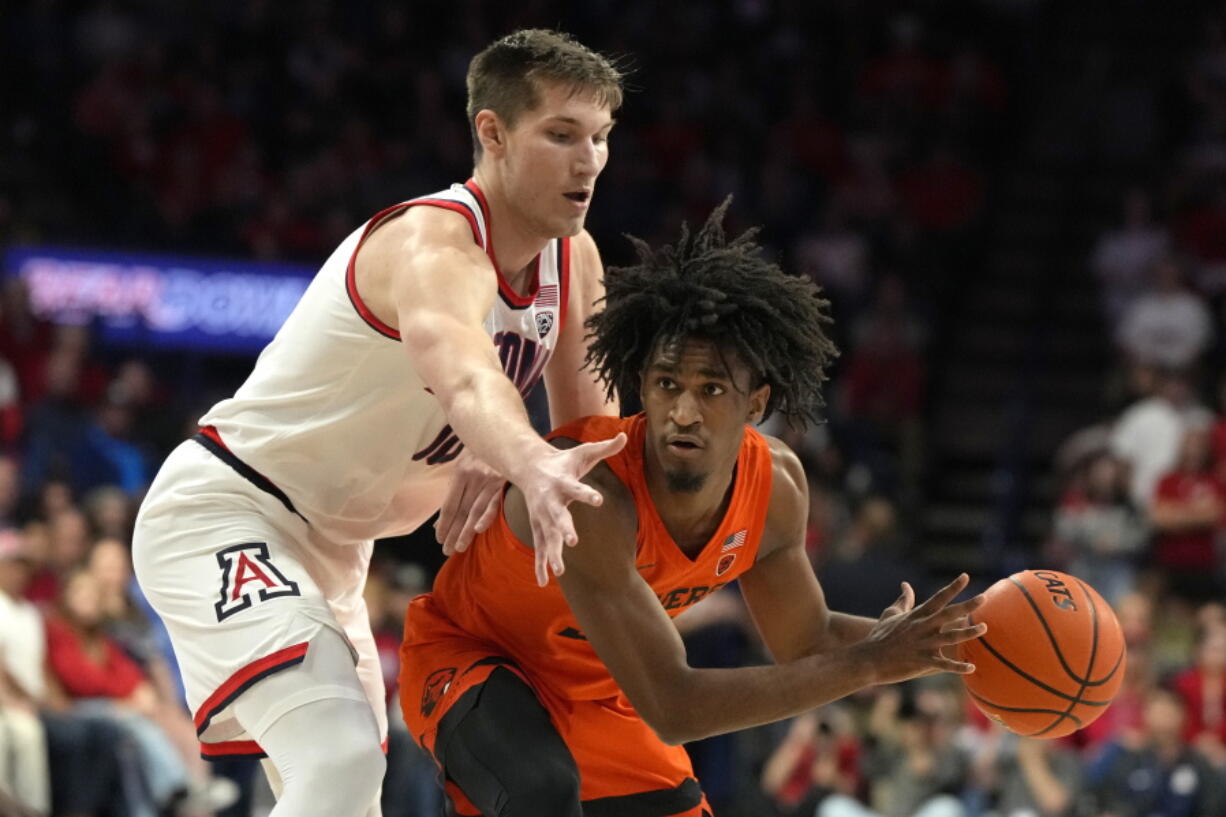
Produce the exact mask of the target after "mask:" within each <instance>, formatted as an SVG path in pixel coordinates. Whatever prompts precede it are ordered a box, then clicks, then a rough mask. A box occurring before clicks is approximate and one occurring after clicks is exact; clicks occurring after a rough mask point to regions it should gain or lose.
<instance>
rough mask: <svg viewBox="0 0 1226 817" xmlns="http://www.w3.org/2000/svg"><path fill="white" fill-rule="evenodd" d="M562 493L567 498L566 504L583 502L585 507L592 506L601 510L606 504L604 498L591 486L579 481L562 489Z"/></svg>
mask: <svg viewBox="0 0 1226 817" xmlns="http://www.w3.org/2000/svg"><path fill="white" fill-rule="evenodd" d="M561 493H562V495H563V496H564V497H566V504H567V505H569V504H570V503H572V502H582V503H583V504H584V505H591V506H592V507H593V508H599V507H600V506H601V504H602V503H603V502H604V497H603V496H601V495H600V491H597V490H596V489H595V488H593V487H592V486H590V485H584V484H583V483H582V482H579V481H578V480H574V481H573V482H570V483H569V484H566V485H564V486H563V487H562V489H561Z"/></svg>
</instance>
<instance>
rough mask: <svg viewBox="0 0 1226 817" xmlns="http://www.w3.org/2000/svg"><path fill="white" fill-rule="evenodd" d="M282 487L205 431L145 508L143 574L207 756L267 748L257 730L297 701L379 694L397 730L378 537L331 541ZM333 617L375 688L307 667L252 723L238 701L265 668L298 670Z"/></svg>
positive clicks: (137, 564)
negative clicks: (386, 662)
mask: <svg viewBox="0 0 1226 817" xmlns="http://www.w3.org/2000/svg"><path fill="white" fill-rule="evenodd" d="M206 445H209V446H210V447H209V448H206V447H205V446H206ZM214 452H216V453H214ZM222 457H225V458H226V461H223V459H222ZM236 468H237V469H240V470H243V471H244V473H246V474H247V475H246V476H244V475H243V474H241V473H240V472H239V470H236ZM261 481H262V482H261ZM257 483H259V485H257ZM261 486H262V487H261ZM270 491H271V492H270ZM274 492H275V493H274ZM276 494H280V492H279V490H278V489H277V488H276V487H275V486H273V485H272V484H271V483H268V482H267V480H264V478H263V477H261V476H260V475H259V474H257V473H256V472H254V471H251V470H250V469H249V468H246V467H245V466H244V465H243V464H242V463H241V462H238V461H237V460H236V459H235V458H234V455H233V454H230V453H229V452H228V451H226V450H224V448H221V447H220V446H218V445H217V444H216V443H215V442H214V441H212V440H209V439H207V438H201V437H199V436H198V437H197V438H196V439H194V440H188V441H186V442H184V443H182V444H181V445H180V446H179V447H178V448H176V449H175V450H174V451H173V452H172V453H171V455H170V457H169V458H167V460H166V462H165V464H164V465H163V466H162V468H161V470H160V471H159V472H158V475H157V477H156V478H155V479H154V481H153V485H152V486H150V488H149V493H148V495H147V496H146V498H145V501H144V503H143V504H142V505H141V509H140V512H139V514H138V515H137V519H136V529H135V532H134V534H133V538H132V561H133V565H134V569H135V573H136V577H137V580H138V581H139V582H140V586H141V589H142V590H143V591H144V593H145V595H146V596H147V597H148V599H149V602H150V603H151V604H152V605H153V607H154V609H156V610H157V612H158V614H159V615H160V616H161V617H162V620H163V621H164V622H165V623H166V628H167V629H168V630H169V632H170V637H171V641H172V642H173V644H174V649H175V655H176V656H177V657H178V660H179V668H180V670H181V671H182V673H183V681H184V685H185V687H186V689H187V704H188V706H189V708H190V709H191V711H192V714H193V717H194V719H195V723H196V731H197V734H198V735H199V737H200V742H201V753H202V754H203V755H204V757H206V758H217V757H225V756H235V755H246V756H257V757H262V756H263V754H264V753H263V751H262V750H261V749H260V747H259V745H258V743H257V742H256V741H255V740H253V739H252V736H253V735H258V734H260V733H262V731H263V729H264V727H265V726H267V725H269V724H271V723H272V722H273V721H274V720H276V719H277V718H278V717H280V716H281V715H283V714H284V713H285V712H288V711H290V710H291V709H294V708H296V707H298V706H301V705H303V704H305V703H309V702H311V701H313V700H322V699H328V698H337V697H341V698H352V699H357V700H365V701H368V702H369V703H370V706H371V708H372V709H373V710H374V713H375V718H376V720H377V721H378V723H379V727H380V737H381V738H382V739H384V740H385V741H386V737H387V707H386V703H385V700H386V699H385V696H384V687H383V675H382V672H381V670H380V666H379V656H378V652H377V650H376V648H375V641H374V637H373V635H372V634H371V630H370V620H369V618H368V616H367V612H366V604H365V602H364V600H363V598H362V590H363V587H364V585H365V583H366V571H367V568H368V567H369V564H370V554H371V549H372V547H373V543H372V542H366V543H363V544H359V545H338V544H334V543H332V542H329V541H327V540H324V539H323V538H322V537H320V536H319V535H317V534H316V533H315V532H314V531H313V530H312V529H311V527H310V525H309V523H308V522H307V521H306V520H305V519H303V518H302V517H301V516H299V515H297V513H296V512H294V511H292V510H291V509H290V507H292V506H289V507H287V505H288V502H289V501H288V498H287V497H285V496H284V495H283V494H281V495H280V497H278V496H277V495H276ZM322 627H328V628H331V629H332V630H335V631H336V632H338V633H340V634H341V635H342V636H343V637H344V638H345V639H346V640H347V641H348V643H349V645H350V649H351V651H352V653H353V656H354V661H355V664H356V669H357V674H358V678H359V680H360V682H361V685H362V689H363V690H364V692H365V697H359V693H358V692H357V691H356V690H355V689H350V688H347V687H341V686H314V687H312V686H311V685H310V683H309V682H308V681H307V680H306V679H305V678H304V682H303V687H304V688H303V689H302V690H301V692H300V693H299V694H297V695H292V696H288V697H287V698H285V699H283V700H281V701H279V703H278V706H277V707H275V708H274V709H273V710H271V711H268V712H266V713H264V714H263V715H262V717H261V719H260V722H259V723H254V724H240V723H239V722H238V721H237V719H236V717H235V715H234V713H233V711H232V707H231V704H232V703H233V702H234V701H235V700H236V699H237V698H238V696H240V695H241V694H242V693H243V691H244V690H246V689H248V688H250V687H251V686H252V685H253V684H255V683H256V682H257V681H259V680H260V679H261V678H264V677H267V676H268V675H269V674H271V673H274V672H278V671H292V668H293V667H295V666H296V665H298V664H300V663H301V662H302V660H303V658H304V656H305V655H306V651H307V646H308V642H310V640H311V638H312V637H313V636H314V635H315V634H316V633H318V632H319V631H320V628H322ZM385 745H386V743H385Z"/></svg>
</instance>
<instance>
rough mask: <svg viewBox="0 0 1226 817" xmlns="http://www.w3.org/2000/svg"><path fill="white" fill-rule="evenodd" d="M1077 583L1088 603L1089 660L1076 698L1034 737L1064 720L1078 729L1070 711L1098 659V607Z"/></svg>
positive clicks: (1086, 683)
mask: <svg viewBox="0 0 1226 817" xmlns="http://www.w3.org/2000/svg"><path fill="white" fill-rule="evenodd" d="M1073 580H1074V581H1076V582H1077V586H1078V587H1080V588H1081V595H1082V596H1083V597H1084V598H1085V600H1086V601H1087V602H1089V603H1090V660H1089V662H1088V663H1087V664H1086V674H1085V678H1084V679H1083V680H1082V681H1081V688H1080V689H1078V690H1077V697H1076V698H1075V699H1073V700H1072V701H1071V702H1069V705H1068V708H1067V709H1065V710H1064V712H1062V713H1061V714H1060V715H1059V716H1058V717H1057V718H1056V719H1055V720H1053V721H1052V722H1051V723H1049V724H1048V725H1047V727H1046V728H1045V729H1041V730H1039V731H1038V732H1035V733H1033V736H1034V737H1038V736H1040V735H1045V734H1047V733H1048V732H1050V731H1051V730H1053V729H1055V728H1056V727H1057V726H1059V725H1060V724H1062V723H1064V719H1065V718H1072V719H1073V721H1074V722H1075V723H1076V724H1077V725H1078V726H1079V727H1080V725H1081V721H1079V720H1077V718H1076V716H1074V715H1072V714H1071V713H1072V711H1073V710H1074V709H1076V708H1077V704H1079V703H1081V702H1082V700H1081V698H1082V696H1083V695H1085V691H1086V687H1087V686H1089V684H1088V681H1089V680H1090V678H1091V677H1093V675H1094V661H1095V660H1096V658H1097V657H1098V605H1097V604H1095V603H1094V597H1093V596H1091V595H1090V592H1089V590H1087V589H1086V586H1085V585H1084V584H1083V583H1082V582H1081V580H1080V579H1078V578H1077V577H1075V576H1074V577H1073Z"/></svg>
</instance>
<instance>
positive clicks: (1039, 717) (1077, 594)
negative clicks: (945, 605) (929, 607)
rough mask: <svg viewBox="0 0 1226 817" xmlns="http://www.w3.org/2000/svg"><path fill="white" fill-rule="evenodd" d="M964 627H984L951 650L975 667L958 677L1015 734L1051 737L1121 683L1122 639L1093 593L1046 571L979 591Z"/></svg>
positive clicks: (1094, 710)
mask: <svg viewBox="0 0 1226 817" xmlns="http://www.w3.org/2000/svg"><path fill="white" fill-rule="evenodd" d="M984 595H985V597H986V601H985V602H984V604H983V606H981V607H980V608H979V609H978V610H976V611H975V612H974V613H973V614H972V615H971V616H970V618H971V623H972V624H975V623H978V622H980V621H982V622H985V623H986V624H987V625H988V631H987V633H986V634H985V635H984V636H983V637H981V638H978V639H974V640H972V641H967V642H964V643H962V644H959V645H958V658H959V660H961V661H969V662H970V663H972V664H974V665H975V671H974V672H973V673H971V674H970V675H964V676H962V680H963V682H964V683H965V684H966V689H967V692H969V693H970V696H971V699H972V700H974V702H975V703H976V704H977V705H978V706H979V708H980V709H981V710H983V712H984V714H986V715H987V716H988V717H989V718H991V719H992V720H994V721H996V722H997V723H999V724H1000V725H1001V726H1004V727H1005V728H1006V729H1009V730H1011V731H1013V732H1016V733H1018V734H1019V735H1025V736H1027V737H1037V738H1058V737H1061V736H1062V735H1067V734H1069V733H1070V732H1075V731H1077V730H1078V729H1081V728H1082V727H1084V726H1086V725H1087V724H1089V723H1091V722H1093V721H1094V720H1095V719H1096V718H1098V716H1099V715H1101V714H1102V713H1103V712H1104V711H1106V709H1107V706H1108V705H1109V704H1110V703H1111V699H1112V698H1114V697H1115V693H1116V691H1117V690H1119V688H1120V683H1121V682H1122V681H1123V680H1124V666H1125V657H1124V652H1125V649H1124V634H1123V631H1122V630H1121V629H1120V623H1119V621H1118V620H1117V619H1116V617H1115V613H1114V612H1113V611H1112V610H1111V607H1110V605H1108V604H1107V602H1105V601H1104V600H1103V598H1102V596H1100V595H1098V593H1097V592H1096V591H1095V590H1094V588H1092V587H1090V586H1089V585H1087V584H1086V583H1085V582H1083V581H1081V580H1080V579H1078V578H1077V577H1075V576H1069V575H1067V574H1065V573H1058V572H1056V571H1054V570H1024V571H1022V572H1020V573H1014V574H1013V575H1012V576H1009V577H1008V578H1006V579H1001V580H1000V581H998V582H996V584H994V585H992V586H991V587H990V588H988V590H987V591H986V593H985V594H984Z"/></svg>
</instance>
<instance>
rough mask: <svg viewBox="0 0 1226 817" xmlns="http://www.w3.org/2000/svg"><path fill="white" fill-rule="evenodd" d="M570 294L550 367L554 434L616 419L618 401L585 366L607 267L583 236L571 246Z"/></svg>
mask: <svg viewBox="0 0 1226 817" xmlns="http://www.w3.org/2000/svg"><path fill="white" fill-rule="evenodd" d="M569 288H570V293H569V295H568V297H567V303H566V322H565V325H563V327H562V333H561V335H559V336H558V345H557V347H556V348H555V349H554V350H553V356H552V357H551V358H550V360H549V363H548V364H547V365H546V366H545V390H546V391H547V392H548V394H549V421H550V423H551V424H552V425H553V427H554V428H557V427H558V426H561V425H565V424H566V423H569V422H571V421H572V420H577V419H579V418H580V417H587V416H590V415H593V414H608V415H613V416H617V413H618V404H617V399H616V398H611V397H608V396H607V395H606V389H605V388H604V387H603V386H602V385H601V384H600V383H598V382H597V380H596V378H595V376H594V375H593V374H592V373H591V372H590V371H589V370H588V369H587V368H586V367H585V366H584V365H583V363H584V360H585V359H586V358H587V328H586V327H585V326H584V323H586V321H587V318H588V316H589V315H591V314H592V312H593V311H594V310H596V309H597V308H598V307H597V305H596V302H597V301H599V300H600V299H601V298H603V297H604V264H603V263H601V260H600V252H599V251H598V250H597V249H596V242H595V241H593V240H592V236H591V235H589V234H588V232H587V230H584V231H582V232H580V233H579V235H577V236H575V237H574V238H572V239H571V240H570V284H569Z"/></svg>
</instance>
